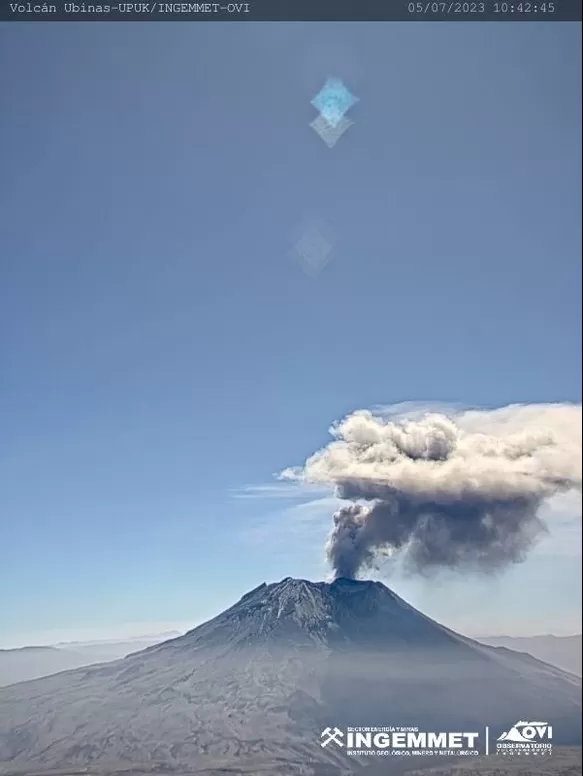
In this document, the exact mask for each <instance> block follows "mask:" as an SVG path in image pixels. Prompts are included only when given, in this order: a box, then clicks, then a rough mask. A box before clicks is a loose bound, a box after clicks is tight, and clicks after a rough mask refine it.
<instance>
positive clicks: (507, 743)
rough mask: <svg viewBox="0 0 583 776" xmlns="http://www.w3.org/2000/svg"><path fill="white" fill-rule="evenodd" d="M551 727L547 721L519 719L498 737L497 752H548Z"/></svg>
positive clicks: (550, 746)
mask: <svg viewBox="0 0 583 776" xmlns="http://www.w3.org/2000/svg"><path fill="white" fill-rule="evenodd" d="M552 737H553V728H552V726H551V725H549V723H548V722H525V721H522V720H521V721H519V722H517V723H516V724H515V725H513V726H512V727H511V728H510V730H508V731H507V732H506V733H502V735H501V736H499V737H498V742H497V744H496V749H497V752H498V754H550V753H551V749H552V746H553V745H552V744H551V739H552Z"/></svg>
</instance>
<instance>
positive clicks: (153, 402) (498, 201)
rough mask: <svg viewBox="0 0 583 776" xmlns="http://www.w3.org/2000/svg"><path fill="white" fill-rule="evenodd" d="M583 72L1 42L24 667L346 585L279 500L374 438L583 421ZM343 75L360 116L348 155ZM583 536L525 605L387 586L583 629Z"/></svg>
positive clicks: (322, 41) (308, 508) (560, 59)
mask: <svg viewBox="0 0 583 776" xmlns="http://www.w3.org/2000/svg"><path fill="white" fill-rule="evenodd" d="M580 51H581V37H580V27H579V26H578V25H575V24H573V25H570V24H526V23H525V24H505V25H504V24H473V25H470V24H451V25H450V24H443V23H442V24H433V25H430V24H427V25H426V24H377V25H368V24H355V25H350V24H342V25H340V24H339V25H335V24H326V25H323V24H322V25H320V24H313V25H300V24H288V25H275V24H239V25H237V24H204V25H203V24H200V25H196V24H181V25H178V24H171V23H167V24H142V25H137V24H136V25H133V24H117V25H110V24H87V25H84V24H59V25H51V24H46V25H40V24H11V25H4V26H3V27H2V28H1V29H0V97H1V100H2V105H3V110H2V122H1V124H0V141H1V142H0V149H1V151H0V164H1V169H2V175H1V179H0V197H1V198H2V207H1V209H0V356H1V360H0V428H1V433H0V521H1V523H2V525H1V544H0V553H1V554H0V590H2V597H3V599H4V600H3V602H2V617H1V622H0V646H2V645H9V644H16V643H23V642H25V641H29V640H36V641H47V640H51V639H52V640H54V641H58V640H61V638H62V637H65V638H76V637H79V636H80V635H83V634H88V633H89V632H91V634H92V637H93V635H94V634H95V633H96V632H99V633H103V634H104V635H105V634H107V635H114V634H121V633H122V632H123V633H126V632H127V631H128V630H132V629H133V631H134V632H144V631H147V630H151V629H157V628H158V627H160V629H161V630H165V629H167V625H168V624H170V625H172V624H174V623H186V624H193V623H196V622H198V621H200V620H201V619H204V618H206V617H209V616H211V615H213V614H215V613H216V612H218V611H219V610H220V609H221V608H223V607H224V606H226V605H228V604H230V603H232V602H233V601H234V600H235V599H237V598H238V597H240V595H242V594H243V593H244V592H246V590H247V589H249V588H250V587H253V586H255V585H257V584H259V583H260V582H262V581H264V580H266V581H274V580H277V579H280V578H282V577H285V576H306V577H310V578H314V577H315V578H322V577H323V576H324V575H325V574H326V568H325V566H324V564H323V561H322V556H323V540H324V538H325V535H326V532H327V530H328V528H329V525H330V514H331V509H332V508H333V501H332V500H331V497H330V495H329V494H321V493H319V494H306V495H304V496H302V497H301V498H298V497H297V496H295V495H294V496H289V497H286V495H285V494H282V493H281V492H278V493H275V494H274V493H273V492H272V491H271V490H270V489H269V488H268V489H267V490H266V489H265V487H264V486H267V485H270V484H271V483H273V474H274V472H277V471H280V470H281V469H283V468H284V467H286V466H289V465H294V464H297V463H301V462H302V461H303V460H305V458H306V456H307V455H309V454H310V453H312V452H313V451H314V450H316V449H318V448H319V447H321V446H322V445H324V444H325V443H326V442H327V441H328V436H327V429H328V427H329V425H330V424H331V423H332V422H333V421H334V420H336V419H338V418H340V417H342V416H343V415H345V414H346V413H348V412H350V411H352V410H354V409H357V408H361V407H368V406H370V405H375V404H392V403H397V402H403V401H428V402H436V401H439V402H456V403H457V402H461V403H464V404H470V405H478V406H498V405H504V404H508V403H512V402H547V401H579V400H580V394H581V382H580V374H581V362H580V355H579V353H580V323H579V319H580V310H581V300H580V292H579V290H578V289H579V287H580V274H581V267H580V256H581V222H580V213H581V177H580V170H581V151H580V134H581V103H580V94H581V83H580V80H581V77H580V68H579V67H578V65H579V61H580ZM330 75H332V76H337V77H340V78H342V79H343V80H344V82H345V83H346V84H347V86H348V87H349V88H350V89H351V91H352V92H354V94H356V95H357V96H358V97H359V102H358V104H357V105H356V106H355V107H354V108H352V110H351V114H350V115H351V117H352V119H353V120H354V122H355V123H354V125H353V126H352V127H351V128H350V129H349V130H348V131H347V133H346V134H345V136H344V137H342V138H341V140H340V141H339V143H338V144H337V145H336V146H335V147H334V148H333V149H329V148H327V147H326V145H325V144H324V143H323V142H322V141H321V140H320V139H319V138H318V136H317V135H316V134H315V133H314V132H313V130H312V129H311V128H310V127H309V122H310V121H311V120H312V119H313V118H314V117H315V115H316V112H315V110H314V108H313V107H312V106H311V105H310V100H311V99H312V97H313V96H314V95H315V94H316V92H317V91H318V90H319V89H320V87H321V86H322V85H323V83H324V81H325V79H326V77H327V76H330ZM314 220H315V221H318V222H319V223H323V224H325V226H326V229H327V230H328V233H329V234H330V235H331V237H330V239H331V241H332V243H333V248H334V250H333V253H332V257H331V260H330V262H329V264H328V265H327V266H326V267H325V268H324V270H323V271H322V272H321V273H320V274H319V275H318V276H317V277H315V278H313V277H310V276H309V275H308V274H306V272H304V271H303V269H302V266H301V264H300V263H299V262H298V261H295V260H294V259H293V258H291V257H290V251H291V250H292V247H293V242H294V239H295V237H294V236H295V235H297V234H298V230H299V232H300V233H301V230H302V229H303V228H304V227H305V225H306V224H307V223H310V222H312V221H314ZM254 488H255V489H254ZM262 488H263V489H262ZM322 499H324V500H322ZM579 510H580V507H579V506H578V503H577V502H576V500H575V501H568V500H567V501H562V502H561V503H560V504H559V505H558V506H557V507H556V511H557V514H558V515H559V520H558V521H557V522H556V525H557V526H559V528H558V529H557V531H558V532H557V533H556V535H553V537H551V539H549V542H548V543H547V544H545V545H544V546H543V547H540V548H539V549H538V550H537V552H536V553H535V555H534V556H533V558H531V560H529V561H528V562H527V563H526V564H524V566H523V567H521V568H519V569H513V570H512V571H511V572H509V573H508V574H506V575H505V576H503V577H501V578H500V579H497V580H494V581H493V580H486V581H484V580H468V579H464V578H459V577H452V578H443V579H441V580H440V581H439V583H433V584H432V585H427V584H425V583H420V582H410V581H398V580H397V581H395V582H393V584H394V586H395V588H396V589H397V591H398V592H399V593H401V594H402V595H403V596H404V597H408V598H409V600H411V601H412V602H413V603H414V604H416V605H418V606H420V607H422V608H423V609H424V610H425V611H426V612H427V613H428V614H430V615H432V616H436V617H438V618H439V619H441V620H442V621H445V622H447V623H448V624H450V625H454V626H455V627H460V628H462V629H463V630H465V631H466V632H473V633H498V632H501V631H505V632H507V633H508V632H510V631H512V630H513V631H514V632H515V633H529V632H540V631H549V630H554V631H555V632H572V631H575V630H578V629H579V628H580V617H581V614H580V613H581V599H580V595H581V594H580V592H579V593H577V592H576V586H577V582H578V580H579V579H580V574H581V557H580V552H579V550H577V549H574V546H575V543H574V541H573V537H575V539H576V538H577V536H578V535H579V534H578V531H579V530H580V529H579V526H580V511H579ZM561 526H563V527H562V528H561ZM561 531H562V533H561ZM532 602H536V603H535V604H532ZM530 604H532V605H530Z"/></svg>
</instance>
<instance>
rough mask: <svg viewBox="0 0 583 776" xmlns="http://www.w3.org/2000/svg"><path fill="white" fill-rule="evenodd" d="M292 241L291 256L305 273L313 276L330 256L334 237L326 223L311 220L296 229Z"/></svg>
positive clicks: (321, 268) (320, 269)
mask: <svg viewBox="0 0 583 776" xmlns="http://www.w3.org/2000/svg"><path fill="white" fill-rule="evenodd" d="M292 242H293V250H292V255H293V257H294V258H295V259H296V261H299V263H300V266H301V267H302V269H303V270H304V272H305V273H306V274H307V275H309V276H310V277H312V278H315V277H316V276H317V275H319V274H320V272H321V271H322V270H323V269H324V267H325V266H326V264H328V262H329V261H330V259H331V258H332V255H331V254H332V251H333V248H334V242H335V239H334V235H333V234H332V231H331V230H330V229H329V228H328V227H327V225H326V224H324V223H323V222H321V221H319V222H314V221H311V222H309V223H307V224H304V226H303V227H302V228H301V229H298V230H297V232H296V233H295V235H294V236H293V238H292Z"/></svg>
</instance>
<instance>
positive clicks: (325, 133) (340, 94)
mask: <svg viewBox="0 0 583 776" xmlns="http://www.w3.org/2000/svg"><path fill="white" fill-rule="evenodd" d="M357 102H358V97H355V96H354V95H353V94H351V93H350V92H349V91H348V89H347V88H346V86H344V84H343V83H342V81H341V80H340V79H339V78H328V79H327V80H326V83H325V84H324V86H323V87H322V88H321V89H320V91H319V92H318V94H317V95H316V96H315V97H314V99H313V100H312V105H313V106H314V107H315V108H316V109H317V110H318V111H319V113H320V115H319V116H318V117H317V118H316V119H315V120H314V121H312V122H311V124H310V126H311V127H312V129H314V130H315V131H316V132H317V133H318V135H319V136H320V137H321V138H322V140H323V141H324V142H325V143H326V145H327V146H328V147H329V148H332V147H333V146H335V145H336V143H337V142H338V140H339V139H340V138H341V137H342V135H343V134H344V133H345V132H346V130H347V129H348V128H349V127H350V126H351V125H352V124H353V123H354V122H352V121H351V120H350V119H348V118H346V115H345V114H346V113H347V111H349V110H350V108H351V107H352V106H353V105H354V104H355V103H357Z"/></svg>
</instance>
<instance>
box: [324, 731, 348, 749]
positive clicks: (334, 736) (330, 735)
mask: <svg viewBox="0 0 583 776" xmlns="http://www.w3.org/2000/svg"><path fill="white" fill-rule="evenodd" d="M343 737H344V733H343V732H342V731H341V730H339V729H338V728H337V727H335V728H329V727H327V728H326V729H325V730H323V731H322V732H321V733H320V738H321V739H323V740H322V741H320V746H322V747H323V746H328V744H330V743H335V744H336V745H337V746H344V743H343V742H342V738H343Z"/></svg>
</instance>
